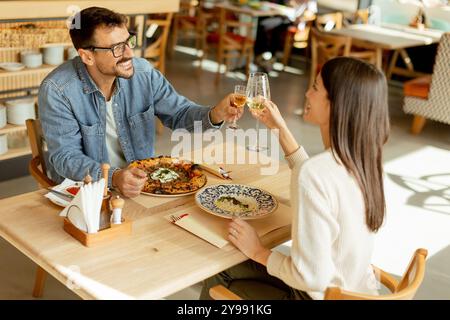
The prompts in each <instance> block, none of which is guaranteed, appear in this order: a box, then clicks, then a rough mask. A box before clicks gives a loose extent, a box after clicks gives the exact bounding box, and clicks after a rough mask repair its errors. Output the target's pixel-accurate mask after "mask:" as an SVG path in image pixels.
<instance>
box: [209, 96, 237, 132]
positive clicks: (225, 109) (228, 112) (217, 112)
mask: <svg viewBox="0 0 450 320" xmlns="http://www.w3.org/2000/svg"><path fill="white" fill-rule="evenodd" d="M243 113H244V108H237V107H236V105H235V104H234V94H232V93H231V94H229V95H227V96H226V97H225V98H224V99H223V100H222V101H220V102H219V104H217V105H216V106H215V107H214V108H212V109H211V112H210V114H209V117H210V119H211V122H212V123H213V124H217V123H220V122H222V121H232V120H233V119H234V118H235V117H237V118H236V119H239V118H240V117H241V116H242V114H243Z"/></svg>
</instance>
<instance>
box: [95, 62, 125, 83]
mask: <svg viewBox="0 0 450 320" xmlns="http://www.w3.org/2000/svg"><path fill="white" fill-rule="evenodd" d="M129 61H130V64H131V67H130V68H129V69H128V70H124V69H123V68H122V67H121V65H122V66H123V64H125V63H127V62H129ZM97 68H98V71H100V73H102V74H104V75H105V76H115V77H118V78H124V79H130V78H131V77H132V76H133V75H134V66H133V58H124V59H121V60H120V61H118V62H117V63H116V66H115V67H114V68H113V69H112V70H111V69H109V70H105V69H104V68H102V67H101V66H98V67H97Z"/></svg>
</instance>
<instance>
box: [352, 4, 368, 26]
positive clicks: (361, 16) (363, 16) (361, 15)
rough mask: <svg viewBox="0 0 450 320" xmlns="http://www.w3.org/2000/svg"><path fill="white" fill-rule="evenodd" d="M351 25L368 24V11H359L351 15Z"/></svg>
mask: <svg viewBox="0 0 450 320" xmlns="http://www.w3.org/2000/svg"><path fill="white" fill-rule="evenodd" d="M352 23H354V24H357V23H360V24H368V23H369V9H368V8H366V9H359V10H356V11H355V13H354V14H353V19H352Z"/></svg>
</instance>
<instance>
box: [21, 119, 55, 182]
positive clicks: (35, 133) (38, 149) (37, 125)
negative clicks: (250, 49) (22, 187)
mask: <svg viewBox="0 0 450 320" xmlns="http://www.w3.org/2000/svg"><path fill="white" fill-rule="evenodd" d="M26 126H27V133H28V139H29V141H30V147H31V155H32V159H31V161H30V163H29V164H28V171H29V172H30V174H31V175H32V176H33V178H34V179H36V181H37V183H38V185H39V187H41V188H47V187H52V186H55V185H56V183H55V182H53V181H52V180H51V179H50V178H49V177H48V176H47V167H46V165H45V157H44V138H43V135H42V128H41V122H40V121H39V120H33V119H28V120H27V121H26Z"/></svg>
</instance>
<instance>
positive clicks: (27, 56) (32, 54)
mask: <svg viewBox="0 0 450 320" xmlns="http://www.w3.org/2000/svg"><path fill="white" fill-rule="evenodd" d="M20 61H22V63H23V64H24V65H25V67H27V68H39V67H40V66H42V53H40V52H39V51H34V50H27V51H22V52H21V53H20Z"/></svg>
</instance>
